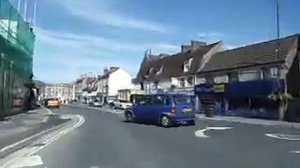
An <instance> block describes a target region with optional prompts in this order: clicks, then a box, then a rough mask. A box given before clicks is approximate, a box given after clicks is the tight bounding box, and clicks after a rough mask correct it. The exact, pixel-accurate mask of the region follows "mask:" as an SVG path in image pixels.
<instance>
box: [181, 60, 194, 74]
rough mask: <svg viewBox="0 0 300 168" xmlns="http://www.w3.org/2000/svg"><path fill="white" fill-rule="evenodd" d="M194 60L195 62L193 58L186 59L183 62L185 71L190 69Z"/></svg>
mask: <svg viewBox="0 0 300 168" xmlns="http://www.w3.org/2000/svg"><path fill="white" fill-rule="evenodd" d="M192 62H193V58H190V59H189V60H187V61H184V63H183V72H187V71H189V70H190V68H191V66H192Z"/></svg>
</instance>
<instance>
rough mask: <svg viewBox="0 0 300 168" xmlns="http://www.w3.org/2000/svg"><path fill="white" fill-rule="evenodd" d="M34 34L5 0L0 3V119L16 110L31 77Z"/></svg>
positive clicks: (0, 0)
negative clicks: (25, 85)
mask: <svg viewBox="0 0 300 168" xmlns="http://www.w3.org/2000/svg"><path fill="white" fill-rule="evenodd" d="M34 41H35V35H34V33H33V32H32V29H31V27H30V25H29V23H27V22H25V21H24V20H23V18H22V16H21V15H20V14H19V13H18V11H17V10H16V9H15V8H14V7H13V5H12V4H11V3H10V2H9V1H8V0H0V117H1V116H3V115H9V114H10V113H12V112H14V109H16V108H15V107H16V104H17V105H19V104H18V103H15V102H17V101H16V99H17V100H19V99H22V97H24V90H25V87H24V83H26V82H28V81H29V78H30V75H31V74H32V57H33V51H34Z"/></svg>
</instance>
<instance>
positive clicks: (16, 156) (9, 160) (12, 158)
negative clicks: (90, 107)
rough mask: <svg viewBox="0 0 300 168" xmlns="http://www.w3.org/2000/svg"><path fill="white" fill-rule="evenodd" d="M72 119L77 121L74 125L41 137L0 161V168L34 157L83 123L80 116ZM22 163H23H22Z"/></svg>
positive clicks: (83, 120)
mask: <svg viewBox="0 0 300 168" xmlns="http://www.w3.org/2000/svg"><path fill="white" fill-rule="evenodd" d="M71 116H72V115H70V117H71ZM72 117H73V119H74V118H76V119H78V121H77V122H76V123H75V124H74V125H72V126H69V127H67V128H65V129H63V130H56V131H53V132H50V133H49V134H47V135H45V136H43V137H41V138H40V139H38V140H37V141H35V142H34V143H33V144H32V145H31V146H29V147H25V148H23V149H21V150H19V151H17V152H15V153H13V154H11V155H9V156H7V157H6V158H4V159H2V160H0V167H1V166H2V167H9V166H12V165H13V164H14V163H15V162H18V161H19V160H23V159H24V158H28V157H30V156H32V155H34V154H35V153H37V152H38V151H39V150H41V149H43V148H44V147H46V146H48V145H49V144H50V143H52V142H53V141H55V140H57V139H59V138H60V137H61V136H63V135H65V134H67V133H69V132H70V131H72V130H73V129H75V128H77V127H79V126H81V125H82V124H83V123H84V122H85V119H84V117H82V116H81V115H73V116H72ZM40 144H42V145H40ZM22 163H24V162H22ZM25 166H26V165H24V166H23V167H25Z"/></svg>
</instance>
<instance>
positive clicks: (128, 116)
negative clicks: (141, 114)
mask: <svg viewBox="0 0 300 168" xmlns="http://www.w3.org/2000/svg"><path fill="white" fill-rule="evenodd" d="M125 118H126V121H127V122H133V121H134V117H133V114H132V112H130V111H126V112H125Z"/></svg>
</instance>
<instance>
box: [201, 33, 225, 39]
mask: <svg viewBox="0 0 300 168" xmlns="http://www.w3.org/2000/svg"><path fill="white" fill-rule="evenodd" d="M222 36H223V34H221V33H216V32H212V33H203V32H201V33H198V37H199V38H220V37H222Z"/></svg>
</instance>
